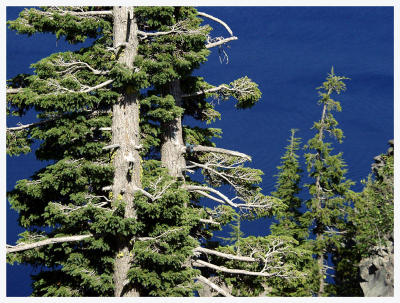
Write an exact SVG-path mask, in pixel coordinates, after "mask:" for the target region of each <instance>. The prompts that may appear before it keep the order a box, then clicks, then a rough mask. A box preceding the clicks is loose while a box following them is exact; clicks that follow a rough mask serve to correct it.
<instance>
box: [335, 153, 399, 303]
mask: <svg viewBox="0 0 400 303" xmlns="http://www.w3.org/2000/svg"><path fill="white" fill-rule="evenodd" d="M393 158H394V155H393V147H391V148H389V151H388V153H387V154H381V155H379V156H377V157H375V158H374V159H375V161H376V162H377V163H374V164H373V165H372V166H373V171H372V173H370V174H369V176H368V178H367V180H362V183H363V184H364V188H363V190H362V191H361V192H360V193H356V194H355V196H354V208H352V209H351V210H350V212H349V220H348V223H347V228H346V234H345V238H344V241H343V242H344V245H343V246H342V247H341V249H340V250H339V255H338V258H337V260H336V263H337V265H336V267H337V269H336V275H335V276H336V277H335V282H336V285H337V286H336V288H337V294H338V295H340V296H363V295H364V294H363V290H362V289H361V287H360V284H361V282H362V278H361V276H360V268H359V266H360V262H361V261H362V259H363V258H364V259H367V258H368V257H371V256H376V255H380V254H381V251H383V250H386V251H388V252H389V253H390V252H391V250H392V247H393V242H394V239H393V228H394V216H393V214H394V166H393V163H394V162H393ZM391 278H393V277H386V279H387V280H390V279H391Z"/></svg>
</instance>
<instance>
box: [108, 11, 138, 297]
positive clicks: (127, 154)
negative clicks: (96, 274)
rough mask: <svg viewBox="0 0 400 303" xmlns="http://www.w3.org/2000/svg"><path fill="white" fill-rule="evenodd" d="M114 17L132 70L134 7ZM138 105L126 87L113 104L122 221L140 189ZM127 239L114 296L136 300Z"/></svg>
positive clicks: (117, 40)
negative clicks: (129, 277)
mask: <svg viewBox="0 0 400 303" xmlns="http://www.w3.org/2000/svg"><path fill="white" fill-rule="evenodd" d="M113 14H114V29H113V30H114V42H113V43H114V47H117V46H118V45H120V44H123V43H126V46H125V47H124V48H123V49H122V51H121V54H120V57H119V59H118V61H119V63H122V64H124V65H125V66H126V67H128V68H130V69H133V60H134V57H135V56H136V54H137V47H138V38H137V24H136V19H135V16H134V12H133V7H119V6H116V7H114V9H113ZM139 139H140V137H139V103H138V99H137V93H136V92H135V91H134V89H133V88H131V87H127V88H126V91H125V92H123V93H122V94H121V97H120V99H119V100H118V103H117V104H115V105H113V119H112V144H118V145H119V148H118V149H116V150H115V156H114V160H113V166H114V170H115V172H114V181H113V186H112V193H113V200H114V202H115V203H119V202H120V201H123V202H124V203H126V205H125V214H124V216H125V218H136V210H135V205H134V201H133V196H134V188H135V187H139V188H140V187H141V177H140V172H141V158H140V155H139V152H138V150H137V149H136V146H138V145H139ZM130 240H131V239H128V238H126V237H123V236H119V237H118V238H117V239H116V241H117V243H118V252H117V255H116V257H115V264H114V276H113V280H114V286H115V289H114V295H115V296H116V297H121V296H126V297H137V296H139V292H138V291H137V290H136V289H135V288H133V289H132V288H129V287H126V281H127V273H128V270H129V268H130V263H131V261H132V259H133V257H132V255H131V254H130V248H131V244H130Z"/></svg>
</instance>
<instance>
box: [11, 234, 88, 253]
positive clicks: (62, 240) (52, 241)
mask: <svg viewBox="0 0 400 303" xmlns="http://www.w3.org/2000/svg"><path fill="white" fill-rule="evenodd" d="M92 236H93V235H91V234H88V235H76V236H67V237H59V238H51V239H46V240H42V241H37V242H34V243H19V244H17V245H15V246H11V245H7V247H6V251H7V253H14V252H19V251H24V250H28V249H33V248H38V247H41V246H45V245H49V244H55V243H65V242H77V241H81V240H83V239H87V238H90V237H92Z"/></svg>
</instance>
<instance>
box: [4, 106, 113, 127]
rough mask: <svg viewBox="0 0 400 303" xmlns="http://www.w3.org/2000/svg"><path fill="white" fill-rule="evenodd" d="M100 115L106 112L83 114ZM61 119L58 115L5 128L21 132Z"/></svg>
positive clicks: (61, 116)
mask: <svg viewBox="0 0 400 303" xmlns="http://www.w3.org/2000/svg"><path fill="white" fill-rule="evenodd" d="M101 113H106V111H104V112H102V111H96V110H95V111H87V112H86V113H85V114H87V115H89V117H92V116H96V115H99V114H101ZM61 118H63V115H60V116H58V117H55V118H51V119H47V120H42V121H38V122H34V123H30V124H20V125H18V126H14V127H7V131H10V132H13V131H19V130H23V129H27V128H32V127H35V126H38V125H42V124H47V123H50V122H54V121H56V120H58V119H61Z"/></svg>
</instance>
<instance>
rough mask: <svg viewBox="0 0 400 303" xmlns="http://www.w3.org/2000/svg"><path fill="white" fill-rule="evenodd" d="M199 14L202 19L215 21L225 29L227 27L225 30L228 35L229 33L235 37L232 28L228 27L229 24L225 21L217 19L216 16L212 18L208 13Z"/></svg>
mask: <svg viewBox="0 0 400 303" xmlns="http://www.w3.org/2000/svg"><path fill="white" fill-rule="evenodd" d="M197 14H198V15H199V16H202V17H205V18H208V19H211V20H213V21H215V22H218V23H219V24H221V25H222V26H223V27H225V29H226V30H227V31H228V33H229V34H230V35H231V36H233V32H232V30H231V29H230V27H229V26H228V24H226V23H225V22H224V21H222V20H221V19H218V18H216V17H214V16H211V15H209V14H206V13H203V12H197Z"/></svg>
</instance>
